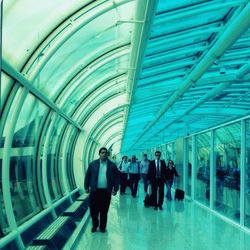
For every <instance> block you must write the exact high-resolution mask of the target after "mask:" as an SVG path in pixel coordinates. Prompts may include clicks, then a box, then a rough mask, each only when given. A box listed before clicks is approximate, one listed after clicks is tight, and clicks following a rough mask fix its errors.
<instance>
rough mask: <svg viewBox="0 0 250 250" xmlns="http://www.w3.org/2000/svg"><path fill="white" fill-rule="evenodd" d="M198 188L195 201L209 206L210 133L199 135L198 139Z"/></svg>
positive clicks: (196, 188) (196, 187)
mask: <svg viewBox="0 0 250 250" xmlns="http://www.w3.org/2000/svg"><path fill="white" fill-rule="evenodd" d="M196 145H197V149H196V157H197V158H196V159H197V171H196V184H195V185H196V186H195V199H196V200H198V201H200V202H201V203H203V204H206V205H209V197H208V192H209V186H210V160H209V159H210V158H209V157H210V132H207V133H204V134H200V135H197V137H196Z"/></svg>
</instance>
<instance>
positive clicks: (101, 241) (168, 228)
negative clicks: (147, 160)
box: [76, 186, 250, 250]
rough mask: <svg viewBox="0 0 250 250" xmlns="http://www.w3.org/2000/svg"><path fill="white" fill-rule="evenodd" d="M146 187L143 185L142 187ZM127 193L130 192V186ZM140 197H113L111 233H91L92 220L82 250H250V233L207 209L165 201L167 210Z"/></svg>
mask: <svg viewBox="0 0 250 250" xmlns="http://www.w3.org/2000/svg"><path fill="white" fill-rule="evenodd" d="M140 189H141V190H142V186H140ZM127 193H130V192H129V191H128V189H127ZM143 199H144V194H143V193H141V192H139V195H138V197H137V198H133V197H132V196H131V195H129V194H127V195H123V196H120V195H117V196H115V197H113V198H112V202H111V204H110V209H109V214H108V225H107V232H106V233H101V232H99V231H97V232H96V233H91V232H90V231H91V227H92V225H91V220H90V222H89V225H88V226H87V228H86V230H85V232H83V234H82V235H81V237H80V239H79V242H78V245H77V247H76V249H77V250H78V249H79V250H80V249H81V250H82V249H84V250H111V249H112V250H158V249H159V250H160V249H164V250H165V249H166V250H207V249H211V250H249V249H250V235H249V234H246V233H245V232H243V231H241V230H239V229H238V228H237V227H235V226H232V225H230V224H228V223H227V222H224V221H223V220H222V219H220V218H218V217H216V216H215V215H213V214H212V213H210V212H209V211H207V210H206V209H203V208H201V207H200V206H198V205H197V204H195V203H193V202H191V201H188V200H185V201H184V202H177V201H176V202H175V201H172V202H166V201H164V206H163V210H162V211H160V210H158V211H155V210H154V209H153V208H145V207H144V205H143Z"/></svg>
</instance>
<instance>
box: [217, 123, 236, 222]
mask: <svg viewBox="0 0 250 250" xmlns="http://www.w3.org/2000/svg"><path fill="white" fill-rule="evenodd" d="M240 152H241V126H240V123H234V124H232V125H229V126H226V127H222V128H219V129H217V130H215V153H214V157H215V158H214V163H215V166H216V171H215V174H216V176H215V183H214V187H215V190H216V192H215V197H214V198H215V199H214V207H215V210H217V211H219V212H220V213H222V214H224V215H226V216H227V217H229V218H231V219H233V220H236V221H239V219H240V212H239V210H240Z"/></svg>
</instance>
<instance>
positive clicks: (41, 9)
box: [3, 0, 90, 66]
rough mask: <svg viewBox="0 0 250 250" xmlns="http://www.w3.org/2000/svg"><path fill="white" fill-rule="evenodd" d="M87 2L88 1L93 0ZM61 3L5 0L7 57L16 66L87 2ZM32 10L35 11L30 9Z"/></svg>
mask: <svg viewBox="0 0 250 250" xmlns="http://www.w3.org/2000/svg"><path fill="white" fill-rule="evenodd" d="M84 2H86V4H87V2H90V1H86V0H85V1H84ZM61 3H62V2H61V0H53V1H51V0H44V1H33V0H22V1H4V2H3V56H4V58H5V59H7V60H8V61H10V62H11V63H12V65H13V66H17V65H19V64H23V61H25V60H26V59H25V58H26V57H28V56H29V55H30V53H33V52H34V49H35V48H36V47H37V46H38V45H39V44H40V43H41V42H42V41H43V39H44V38H45V37H46V36H47V35H48V34H49V33H50V32H51V31H52V30H53V29H55V27H56V26H57V25H58V24H60V23H61V22H62V20H63V17H67V16H70V14H72V13H74V12H75V11H76V10H77V9H79V8H80V7H82V5H83V3H82V1H77V0H74V1H66V2H64V3H63V4H61ZM31 9H32V11H27V10H31ZM23 13H25V15H23ZM31 20H32V21H31ZM31 31H32V32H31ZM13 34H14V35H13ZM13 51H15V53H13Z"/></svg>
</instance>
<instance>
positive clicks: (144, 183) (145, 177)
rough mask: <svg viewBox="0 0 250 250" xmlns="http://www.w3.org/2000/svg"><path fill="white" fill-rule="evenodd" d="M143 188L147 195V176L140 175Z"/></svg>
mask: <svg viewBox="0 0 250 250" xmlns="http://www.w3.org/2000/svg"><path fill="white" fill-rule="evenodd" d="M141 176H142V180H143V186H144V192H145V193H147V191H148V177H147V174H141Z"/></svg>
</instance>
